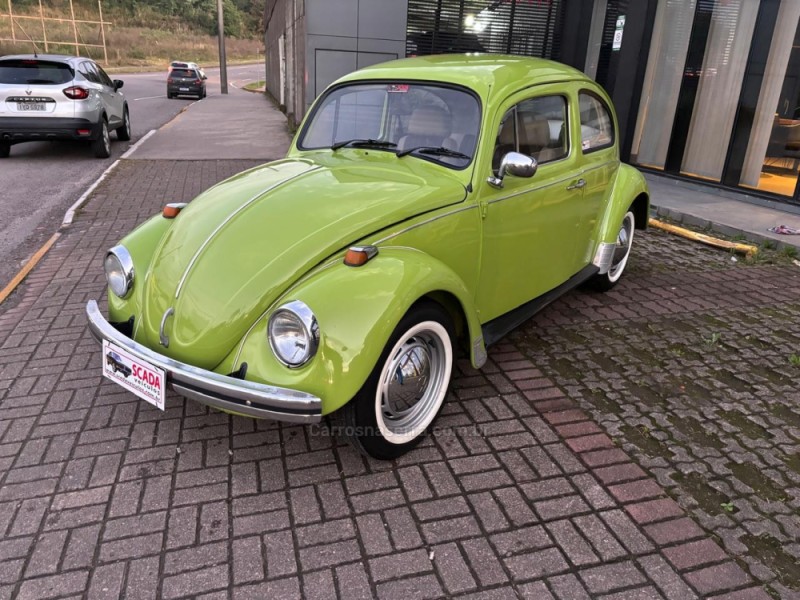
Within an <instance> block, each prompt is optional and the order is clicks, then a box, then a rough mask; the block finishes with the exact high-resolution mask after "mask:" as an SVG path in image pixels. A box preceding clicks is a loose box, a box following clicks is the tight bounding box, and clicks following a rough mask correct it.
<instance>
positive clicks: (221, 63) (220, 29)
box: [217, 0, 228, 94]
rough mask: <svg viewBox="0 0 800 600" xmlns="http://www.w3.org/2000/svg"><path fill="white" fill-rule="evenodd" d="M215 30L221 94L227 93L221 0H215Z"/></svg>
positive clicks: (226, 67) (226, 68)
mask: <svg viewBox="0 0 800 600" xmlns="http://www.w3.org/2000/svg"><path fill="white" fill-rule="evenodd" d="M217 31H218V33H219V86H220V91H221V92H222V93H223V94H227V93H228V65H227V61H226V60H225V15H224V13H223V12H222V0H217Z"/></svg>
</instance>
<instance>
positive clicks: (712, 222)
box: [645, 173, 800, 250]
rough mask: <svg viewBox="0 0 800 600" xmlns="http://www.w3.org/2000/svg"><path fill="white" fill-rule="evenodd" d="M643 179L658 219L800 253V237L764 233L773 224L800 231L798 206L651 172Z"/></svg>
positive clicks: (799, 208) (799, 210)
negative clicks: (741, 236) (773, 244)
mask: <svg viewBox="0 0 800 600" xmlns="http://www.w3.org/2000/svg"><path fill="white" fill-rule="evenodd" d="M645 177H646V179H647V183H648V185H649V186H650V198H651V199H650V204H651V206H652V208H653V209H654V210H655V212H656V214H657V215H658V216H662V217H669V218H671V219H673V220H675V221H678V222H680V223H684V224H686V225H690V226H694V227H701V228H703V229H710V230H711V231H714V232H717V233H720V234H722V235H726V236H730V237H734V236H740V235H743V236H744V237H745V238H746V239H748V240H750V241H752V242H755V243H757V244H763V243H764V242H766V241H772V242H774V243H776V245H777V247H779V248H780V247H781V246H783V245H786V246H793V247H795V248H797V249H798V250H800V235H778V234H776V233H772V232H770V231H767V230H768V229H769V228H770V227H774V226H776V225H788V226H789V227H794V228H795V229H798V230H800V207H799V206H792V205H788V204H783V203H780V202H774V201H771V200H764V199H762V198H758V197H754V196H747V195H746V194H743V193H738V192H735V191H730V190H718V189H715V188H710V187H709V186H704V185H702V184H699V183H694V182H690V181H683V180H678V179H673V178H671V177H664V176H661V175H655V174H652V173H647V174H646V175H645ZM745 199H749V201H747V200H745Z"/></svg>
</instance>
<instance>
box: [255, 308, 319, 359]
mask: <svg viewBox="0 0 800 600" xmlns="http://www.w3.org/2000/svg"><path fill="white" fill-rule="evenodd" d="M284 314H288V315H291V316H292V317H294V318H296V319H297V321H298V324H299V325H301V326H302V328H303V333H304V334H305V338H306V340H307V349H306V353H305V355H304V356H303V358H302V360H300V361H297V362H291V361H289V360H287V359H286V358H285V357H284V356H282V355H281V353H280V351H279V350H278V348H277V345H276V343H275V339H274V336H273V334H272V327H273V324H274V323H275V319H277V318H278V317H279V316H281V315H284ZM267 340H268V341H269V346H270V348H271V349H272V353H273V354H274V355H275V358H276V359H277V360H278V362H280V363H281V364H282V365H283V366H285V367H288V368H290V369H299V368H300V367H302V366H303V365H306V364H308V362H309V361H310V360H311V359H312V358H314V356H315V355H316V353H317V349H318V348H319V324H318V323H317V318H316V317H315V316H314V312H313V311H312V310H311V309H310V308H309V306H308V305H307V304H306V303H305V302H303V301H301V300H293V301H291V302H287V303H286V304H282V305H281V306H279V307H278V308H276V309H275V310H274V311H273V312H272V314H271V315H270V317H269V322H268V324H267Z"/></svg>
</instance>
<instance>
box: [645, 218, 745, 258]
mask: <svg viewBox="0 0 800 600" xmlns="http://www.w3.org/2000/svg"><path fill="white" fill-rule="evenodd" d="M649 223H650V227H655V228H656V229H662V230H664V231H668V232H670V233H674V234H675V235H679V236H681V237H685V238H687V239H689V240H694V241H696V242H702V243H703V244H708V245H709V246H716V247H717V248H724V249H725V250H733V251H734V252H739V253H741V254H746V255H747V256H753V255H754V254H758V247H757V246H751V245H750V244H739V243H737V242H729V241H727V240H721V239H719V238H714V237H711V236H710V235H704V234H702V233H697V232H696V231H691V230H689V229H684V228H683V227H678V226H677V225H670V224H669V223H664V222H663V221H659V220H658V219H652V218H651V219H650V221H649Z"/></svg>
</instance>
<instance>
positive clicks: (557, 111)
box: [517, 96, 569, 164]
mask: <svg viewBox="0 0 800 600" xmlns="http://www.w3.org/2000/svg"><path fill="white" fill-rule="evenodd" d="M517 130H518V136H519V151H520V152H522V154H527V155H528V156H532V157H533V158H535V159H536V160H537V162H538V163H539V164H544V163H548V162H551V161H554V160H558V159H560V158H564V157H565V156H566V155H567V154H568V152H569V148H568V139H569V136H568V135H567V133H566V132H567V99H566V98H565V97H564V96H542V97H541V98H531V99H530V100H525V101H523V102H520V103H519V104H518V105H517Z"/></svg>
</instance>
